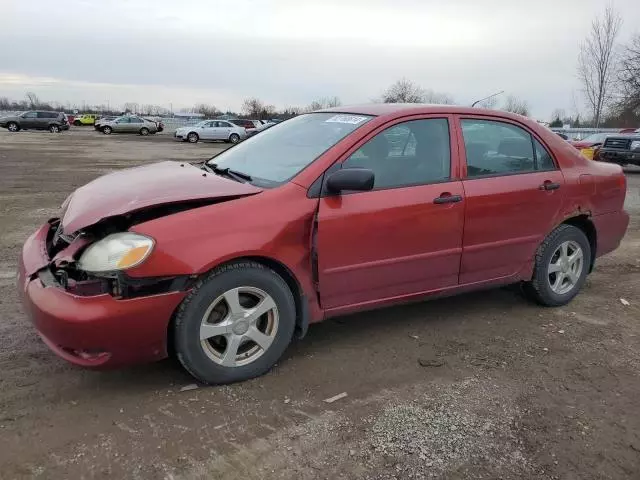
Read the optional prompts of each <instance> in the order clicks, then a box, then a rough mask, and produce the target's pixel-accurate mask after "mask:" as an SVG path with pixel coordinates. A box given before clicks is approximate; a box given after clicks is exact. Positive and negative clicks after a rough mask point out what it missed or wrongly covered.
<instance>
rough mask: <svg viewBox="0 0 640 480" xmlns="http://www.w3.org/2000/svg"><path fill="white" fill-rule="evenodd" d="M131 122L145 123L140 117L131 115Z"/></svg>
mask: <svg viewBox="0 0 640 480" xmlns="http://www.w3.org/2000/svg"><path fill="white" fill-rule="evenodd" d="M130 123H143V122H142V119H141V118H138V117H131V118H130Z"/></svg>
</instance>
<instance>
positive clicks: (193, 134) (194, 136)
mask: <svg viewBox="0 0 640 480" xmlns="http://www.w3.org/2000/svg"><path fill="white" fill-rule="evenodd" d="M198 140H200V137H199V136H198V134H197V133H196V132H191V133H190V134H189V135H187V141H188V142H189V143H198Z"/></svg>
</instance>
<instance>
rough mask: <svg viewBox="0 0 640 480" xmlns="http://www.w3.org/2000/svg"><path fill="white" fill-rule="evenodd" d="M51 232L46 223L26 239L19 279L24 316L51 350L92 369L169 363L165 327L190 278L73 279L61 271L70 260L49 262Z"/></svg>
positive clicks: (60, 254)
mask: <svg viewBox="0 0 640 480" xmlns="http://www.w3.org/2000/svg"><path fill="white" fill-rule="evenodd" d="M56 227H57V223H56V221H51V222H49V223H47V224H45V225H43V226H42V227H41V228H40V229H38V230H37V231H36V232H35V233H34V234H33V235H31V236H30V237H29V238H28V239H27V241H26V242H25V244H24V247H23V249H22V252H21V255H20V258H19V262H18V278H17V283H18V290H19V292H20V296H21V298H22V302H23V305H24V307H25V310H26V312H27V314H28V315H29V316H30V318H31V320H32V322H33V324H34V325H35V327H36V329H37V330H38V333H39V334H40V336H41V337H42V339H43V340H44V342H45V343H46V344H47V345H48V346H49V348H51V350H53V352H54V353H56V354H57V355H58V356H60V357H62V358H64V359H65V360H67V361H69V362H71V363H74V364H76V365H81V366H84V367H94V368H100V367H103V368H104V367H116V366H123V365H130V364H135V363H145V362H151V361H155V360H159V359H161V358H164V357H166V355H167V329H168V325H169V321H170V319H171V317H172V315H173V313H174V311H175V310H176V308H177V307H178V305H179V304H180V302H181V301H182V300H183V299H184V297H185V296H186V295H187V292H188V289H189V279H188V278H184V277H179V278H162V279H129V278H127V277H126V276H124V275H122V274H119V275H114V276H112V277H110V278H108V277H105V278H91V277H88V278H74V275H73V273H72V274H71V275H68V273H67V272H68V270H67V269H66V268H65V264H66V260H64V259H65V258H66V257H68V255H69V253H66V252H65V251H64V250H61V251H60V252H58V253H57V254H56V255H55V256H53V258H52V257H51V256H50V252H51V247H50V244H51V239H52V238H53V235H54V234H53V233H52V232H53V231H54V229H55V228H56ZM74 243H76V242H75V241H74V242H72V243H71V245H69V247H68V249H69V250H71V251H73V249H74ZM61 259H62V260H61Z"/></svg>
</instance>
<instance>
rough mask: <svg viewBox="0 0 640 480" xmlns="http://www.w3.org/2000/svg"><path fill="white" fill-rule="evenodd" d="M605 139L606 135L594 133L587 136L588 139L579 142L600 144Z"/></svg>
mask: <svg viewBox="0 0 640 480" xmlns="http://www.w3.org/2000/svg"><path fill="white" fill-rule="evenodd" d="M605 138H607V134H606V133H594V134H592V135H589V136H588V137H584V138H583V139H582V140H581V141H582V142H602V141H604V139H605Z"/></svg>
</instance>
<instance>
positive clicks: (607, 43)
mask: <svg viewBox="0 0 640 480" xmlns="http://www.w3.org/2000/svg"><path fill="white" fill-rule="evenodd" d="M621 25H622V19H621V18H620V16H619V15H618V14H617V13H616V12H615V10H614V9H613V7H607V8H606V9H605V11H604V16H603V17H602V18H596V19H594V20H593V21H592V22H591V31H590V32H589V35H587V38H586V39H585V40H584V42H583V43H582V45H581V46H580V56H579V57H578V78H579V79H580V82H581V83H582V89H583V92H584V95H585V99H586V103H587V106H588V107H589V109H590V110H591V113H592V115H593V123H594V126H595V127H596V128H598V127H599V126H600V121H601V118H602V114H603V111H604V109H605V108H606V107H607V105H608V104H609V102H610V100H611V85H612V82H613V74H614V71H613V70H614V69H613V66H614V61H615V59H614V50H615V42H616V37H617V36H618V32H619V31H620V26H621Z"/></svg>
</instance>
